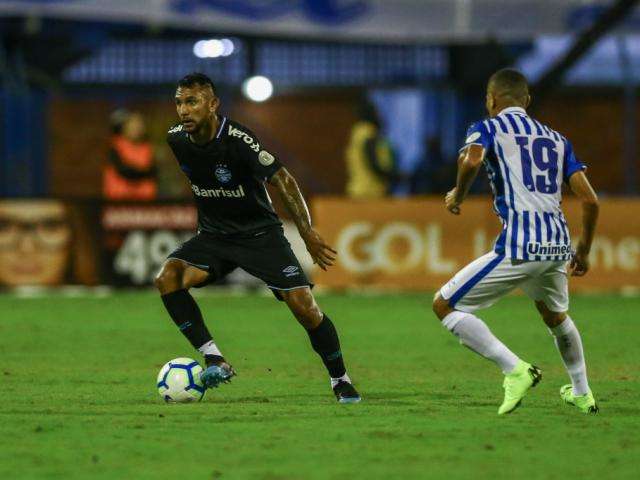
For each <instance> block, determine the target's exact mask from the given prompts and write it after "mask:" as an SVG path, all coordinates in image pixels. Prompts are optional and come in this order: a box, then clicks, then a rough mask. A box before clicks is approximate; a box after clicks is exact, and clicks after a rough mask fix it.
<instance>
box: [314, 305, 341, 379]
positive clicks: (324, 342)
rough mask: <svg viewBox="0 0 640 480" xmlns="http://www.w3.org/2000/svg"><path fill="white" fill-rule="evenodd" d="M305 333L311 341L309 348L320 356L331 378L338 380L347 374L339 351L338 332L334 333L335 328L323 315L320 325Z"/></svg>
mask: <svg viewBox="0 0 640 480" xmlns="http://www.w3.org/2000/svg"><path fill="white" fill-rule="evenodd" d="M307 333H308V334H309V339H310V340H311V346H312V347H313V349H314V350H315V351H316V353H317V354H318V355H320V358H321V359H322V363H324V366H325V367H327V370H328V371H329V375H331V377H332V378H338V377H341V376H343V375H344V374H345V373H347V371H346V369H345V368H344V361H343V359H342V352H341V351H340V340H339V339H338V332H336V327H334V326H333V322H331V319H330V318H329V317H327V316H326V315H323V316H322V322H320V325H318V326H317V327H316V328H315V329H313V330H307Z"/></svg>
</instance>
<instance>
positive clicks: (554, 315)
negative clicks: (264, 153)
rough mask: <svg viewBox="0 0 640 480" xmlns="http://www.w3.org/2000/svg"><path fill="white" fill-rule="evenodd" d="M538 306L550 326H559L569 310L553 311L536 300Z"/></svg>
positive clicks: (543, 318)
mask: <svg viewBox="0 0 640 480" xmlns="http://www.w3.org/2000/svg"><path fill="white" fill-rule="evenodd" d="M536 308H537V309H538V311H539V312H540V315H542V320H543V321H544V323H545V324H546V325H547V327H549V328H554V327H557V326H558V325H560V324H561V323H562V322H564V320H565V319H566V318H567V312H553V311H551V310H549V307H547V306H546V305H545V304H544V302H541V301H536Z"/></svg>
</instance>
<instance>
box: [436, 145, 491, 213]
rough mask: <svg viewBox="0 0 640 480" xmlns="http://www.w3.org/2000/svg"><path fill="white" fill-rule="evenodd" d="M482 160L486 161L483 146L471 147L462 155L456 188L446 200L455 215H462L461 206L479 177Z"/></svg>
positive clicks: (448, 207)
mask: <svg viewBox="0 0 640 480" xmlns="http://www.w3.org/2000/svg"><path fill="white" fill-rule="evenodd" d="M482 160H484V147H483V146H482V145H475V144H474V145H469V147H467V148H466V149H464V150H463V151H462V153H461V154H460V157H459V158H458V177H457V181H456V186H455V188H453V189H452V190H450V191H449V192H448V193H447V195H446V196H445V199H444V202H445V205H446V207H447V210H449V211H450V212H451V213H453V214H454V215H460V205H461V204H462V202H464V199H465V198H466V196H467V193H469V189H470V188H471V185H472V184H473V181H474V180H475V179H476V176H477V175H478V170H480V165H482Z"/></svg>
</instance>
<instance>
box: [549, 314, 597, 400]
mask: <svg viewBox="0 0 640 480" xmlns="http://www.w3.org/2000/svg"><path fill="white" fill-rule="evenodd" d="M549 331H550V332H551V335H553V339H554V341H555V344H556V347H558V351H559V352H560V356H561V357H562V361H563V362H564V366H565V367H566V368H567V372H568V373H569V377H571V384H572V386H573V394H574V395H584V394H586V393H588V392H589V382H588V381H587V366H586V365H585V363H584V352H583V351H582V340H581V339H580V333H579V332H578V329H577V328H576V325H575V324H574V323H573V320H571V318H570V317H569V316H567V318H566V319H565V320H564V322H562V323H561V324H560V325H558V326H557V327H553V328H550V329H549Z"/></svg>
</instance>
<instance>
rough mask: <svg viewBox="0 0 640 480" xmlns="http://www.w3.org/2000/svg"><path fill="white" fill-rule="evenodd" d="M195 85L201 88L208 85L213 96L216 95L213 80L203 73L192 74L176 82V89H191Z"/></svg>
mask: <svg viewBox="0 0 640 480" xmlns="http://www.w3.org/2000/svg"><path fill="white" fill-rule="evenodd" d="M195 85H199V86H201V87H205V86H207V85H209V86H210V87H211V91H212V92H213V94H214V95H216V86H215V85H214V84H213V80H211V79H210V78H209V77H208V76H207V75H205V74H204V73H200V72H192V73H189V74H188V75H185V76H184V77H182V78H181V79H180V80H178V87H185V88H191V87H193V86H195Z"/></svg>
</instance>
